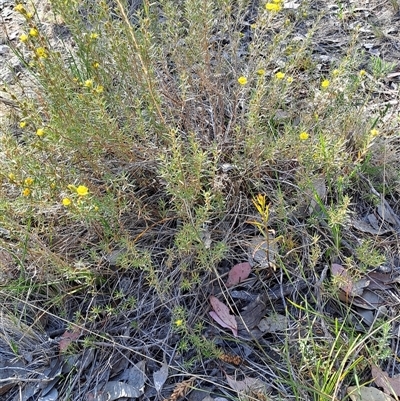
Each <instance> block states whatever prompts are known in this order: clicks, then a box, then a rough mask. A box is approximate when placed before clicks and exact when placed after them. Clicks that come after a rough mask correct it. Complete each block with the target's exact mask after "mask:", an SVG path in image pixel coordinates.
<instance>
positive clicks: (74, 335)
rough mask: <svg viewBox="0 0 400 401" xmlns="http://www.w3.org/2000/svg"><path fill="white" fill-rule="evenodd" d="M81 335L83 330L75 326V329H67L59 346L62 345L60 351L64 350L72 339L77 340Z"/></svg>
mask: <svg viewBox="0 0 400 401" xmlns="http://www.w3.org/2000/svg"><path fill="white" fill-rule="evenodd" d="M80 335H81V330H80V329H79V328H78V327H75V328H74V329H73V330H67V331H66V332H65V333H64V334H63V335H62V336H61V338H60V342H59V344H58V346H59V347H60V352H64V351H65V350H66V349H67V348H68V346H69V345H70V344H71V342H72V341H75V340H77V339H78V338H79V337H80Z"/></svg>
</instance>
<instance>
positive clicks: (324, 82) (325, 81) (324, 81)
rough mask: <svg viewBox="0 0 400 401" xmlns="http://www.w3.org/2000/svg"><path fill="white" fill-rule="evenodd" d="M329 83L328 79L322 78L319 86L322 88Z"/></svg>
mask: <svg viewBox="0 0 400 401" xmlns="http://www.w3.org/2000/svg"><path fill="white" fill-rule="evenodd" d="M329 85H330V82H329V79H324V80H323V81H322V82H321V87H322V88H323V89H326V88H327V87H328V86H329Z"/></svg>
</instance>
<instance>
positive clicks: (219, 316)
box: [210, 295, 238, 337]
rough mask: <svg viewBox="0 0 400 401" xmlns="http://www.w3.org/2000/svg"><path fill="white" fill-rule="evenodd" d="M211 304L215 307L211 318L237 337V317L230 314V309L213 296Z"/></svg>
mask: <svg viewBox="0 0 400 401" xmlns="http://www.w3.org/2000/svg"><path fill="white" fill-rule="evenodd" d="M210 303H211V306H212V307H213V311H211V312H210V316H211V317H212V318H213V319H214V320H215V321H216V322H217V323H219V324H220V325H221V326H222V327H226V328H228V329H231V330H232V333H233V335H234V336H235V337H237V334H238V332H237V322H236V319H235V316H233V315H231V314H230V311H229V308H228V307H227V306H226V305H225V304H224V303H222V302H221V301H220V300H219V299H218V298H216V297H214V296H213V295H211V297H210Z"/></svg>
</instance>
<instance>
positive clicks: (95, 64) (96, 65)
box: [92, 61, 100, 68]
mask: <svg viewBox="0 0 400 401" xmlns="http://www.w3.org/2000/svg"><path fill="white" fill-rule="evenodd" d="M92 66H93V68H99V67H100V63H98V62H97V61H95V62H94V63H93V64H92Z"/></svg>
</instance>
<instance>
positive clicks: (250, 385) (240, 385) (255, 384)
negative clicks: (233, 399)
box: [226, 375, 268, 394]
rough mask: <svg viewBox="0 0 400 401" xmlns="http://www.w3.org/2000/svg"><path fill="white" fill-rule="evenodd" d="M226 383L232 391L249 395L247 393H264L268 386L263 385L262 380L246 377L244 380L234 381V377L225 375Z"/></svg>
mask: <svg viewBox="0 0 400 401" xmlns="http://www.w3.org/2000/svg"><path fill="white" fill-rule="evenodd" d="M226 381H227V382H228V385H229V387H230V388H231V389H232V390H235V391H236V392H238V393H244V394H246V393H249V392H254V393H257V392H260V391H261V392H266V391H267V390H268V384H267V383H264V382H263V381H262V380H260V379H257V378H253V377H246V378H245V379H244V380H235V378H234V377H232V376H229V375H226Z"/></svg>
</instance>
